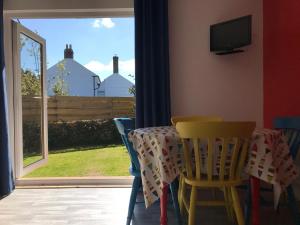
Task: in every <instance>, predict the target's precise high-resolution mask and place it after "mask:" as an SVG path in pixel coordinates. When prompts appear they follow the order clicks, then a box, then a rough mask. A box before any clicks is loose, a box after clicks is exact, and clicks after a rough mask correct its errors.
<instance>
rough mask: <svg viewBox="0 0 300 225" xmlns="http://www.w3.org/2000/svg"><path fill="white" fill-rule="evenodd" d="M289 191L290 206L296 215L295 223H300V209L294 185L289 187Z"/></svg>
mask: <svg viewBox="0 0 300 225" xmlns="http://www.w3.org/2000/svg"><path fill="white" fill-rule="evenodd" d="M287 193H288V200H289V206H290V208H291V210H292V213H293V215H294V221H295V224H296V225H300V211H299V207H298V205H297V201H296V198H295V194H294V190H293V187H292V186H291V185H290V186H288V187H287Z"/></svg>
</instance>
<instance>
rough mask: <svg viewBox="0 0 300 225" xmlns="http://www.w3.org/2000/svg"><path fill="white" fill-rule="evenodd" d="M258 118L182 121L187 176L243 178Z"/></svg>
mask: <svg viewBox="0 0 300 225" xmlns="http://www.w3.org/2000/svg"><path fill="white" fill-rule="evenodd" d="M254 128H255V122H179V123H177V124H176V130H177V131H178V133H179V136H180V138H181V139H182V143H183V151H184V164H185V170H186V175H187V178H188V179H194V180H199V181H200V180H202V181H203V180H208V181H212V182H213V181H240V180H241V174H242V171H243V168H244V165H245V160H246V158H247V156H248V148H249V142H250V139H251V136H252V133H253V131H254Z"/></svg>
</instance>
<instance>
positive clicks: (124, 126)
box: [114, 118, 140, 170]
mask: <svg viewBox="0 0 300 225" xmlns="http://www.w3.org/2000/svg"><path fill="white" fill-rule="evenodd" d="M114 122H115V124H116V127H117V129H118V131H119V133H120V135H121V138H122V141H123V143H124V145H125V146H126V148H127V151H128V153H129V156H130V159H131V164H132V167H133V169H135V170H140V163H139V160H138V157H137V153H136V151H135V150H134V148H133V146H132V143H131V142H130V141H129V139H128V133H129V132H130V131H132V130H134V129H135V119H133V118H114Z"/></svg>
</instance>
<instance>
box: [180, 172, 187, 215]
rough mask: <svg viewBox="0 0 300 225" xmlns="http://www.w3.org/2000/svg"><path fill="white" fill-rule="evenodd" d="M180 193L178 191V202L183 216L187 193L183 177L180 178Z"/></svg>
mask: <svg viewBox="0 0 300 225" xmlns="http://www.w3.org/2000/svg"><path fill="white" fill-rule="evenodd" d="M179 182H180V183H179V187H180V188H179V191H178V197H179V198H178V201H179V209H180V212H181V215H182V214H183V209H184V205H183V195H184V193H185V189H186V186H185V182H184V178H183V177H180V180H179Z"/></svg>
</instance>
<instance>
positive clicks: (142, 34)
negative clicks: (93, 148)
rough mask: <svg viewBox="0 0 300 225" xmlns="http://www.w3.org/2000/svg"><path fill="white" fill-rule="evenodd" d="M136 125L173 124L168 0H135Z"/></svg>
mask: <svg viewBox="0 0 300 225" xmlns="http://www.w3.org/2000/svg"><path fill="white" fill-rule="evenodd" d="M134 16H135V82H136V127H138V128H140V127H149V126H164V125H169V124H170V117H171V112H170V111H171V110H170V74H169V34H168V0H135V1H134Z"/></svg>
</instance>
